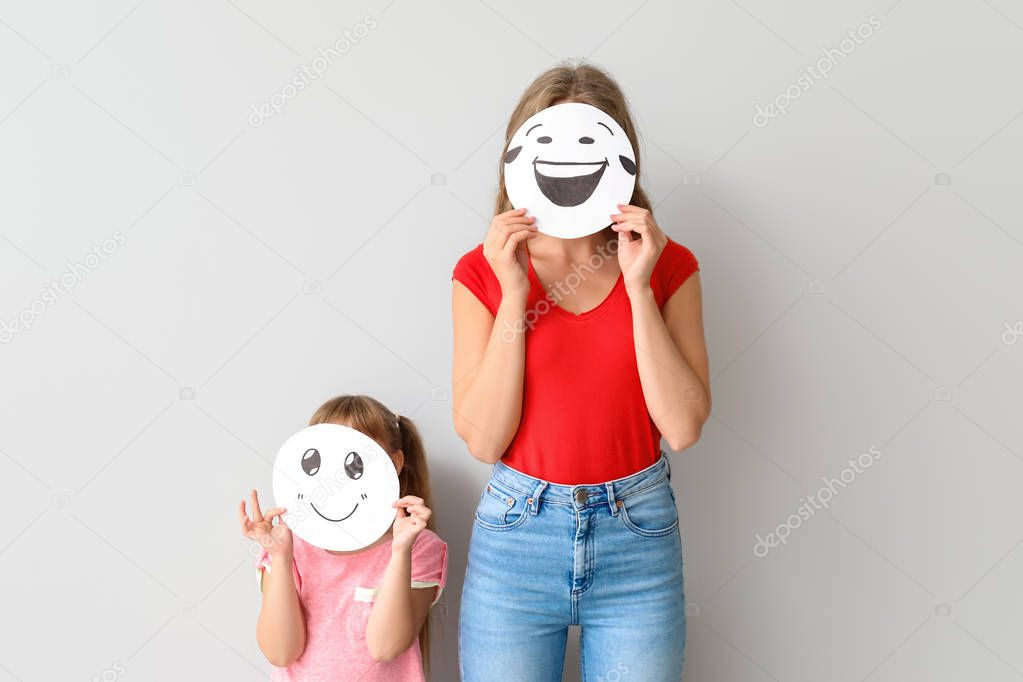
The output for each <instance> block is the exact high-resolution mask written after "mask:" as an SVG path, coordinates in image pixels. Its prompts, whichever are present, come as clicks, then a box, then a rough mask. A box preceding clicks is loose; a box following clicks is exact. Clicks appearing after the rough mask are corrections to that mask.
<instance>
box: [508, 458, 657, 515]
mask: <svg viewBox="0 0 1023 682" xmlns="http://www.w3.org/2000/svg"><path fill="white" fill-rule="evenodd" d="M669 476H670V467H669V465H668V458H667V457H665V456H664V453H663V452H662V453H661V456H660V457H659V458H658V460H657V461H656V462H654V463H653V464H651V465H650V466H648V467H647V468H646V469H643V470H642V471H638V472H636V473H634V474H631V475H630V476H626V477H625V478H618V479H615V480H613V481H607V482H605V483H589V484H584V485H564V484H561V483H551V482H549V481H544V480H542V479H539V478H536V477H534V476H529V475H527V474H524V473H522V472H521V471H518V470H516V469H512V468H511V467H510V466H508V465H507V464H505V463H504V462H501V461H498V462H497V463H496V464H494V470H493V472H492V473H491V476H490V480H491V481H492V482H494V483H496V484H497V485H499V486H501V487H504V488H508V491H509V492H516V493H519V494H521V495H528V496H530V497H529V502H530V506H531V507H532V508H533V510H534V513H535V509H536V507H537V506H538V505H537V504H533V501H534V500H535V501H536V502H540V501H543V502H544V503H546V504H563V505H567V506H570V507H577V508H580V509H582V508H585V507H592V506H596V505H608V506H609V507H611V508H612V510H614V507H615V502H616V501H617V500H621V499H624V498H626V497H628V496H629V495H633V494H636V493H640V492H643V491H644V490H648V489H649V488H652V487H653V486H655V485H658V484H661V483H664V482H667V481H668V478H669Z"/></svg>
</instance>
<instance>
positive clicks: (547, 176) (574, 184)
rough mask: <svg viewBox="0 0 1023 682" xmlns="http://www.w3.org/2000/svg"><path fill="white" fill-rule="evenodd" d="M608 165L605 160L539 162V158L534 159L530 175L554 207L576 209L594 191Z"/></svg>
mask: <svg viewBox="0 0 1023 682" xmlns="http://www.w3.org/2000/svg"><path fill="white" fill-rule="evenodd" d="M607 166H608V163H607V159H603V160H601V161H541V160H540V158H539V157H538V158H536V159H533V174H534V175H535V176H536V184H537V186H538V187H539V188H540V191H541V192H543V195H544V196H545V197H547V198H548V199H550V201H551V203H553V204H555V205H557V206H578V205H579V204H581V203H583V202H584V201H586V200H587V199H589V198H590V196H591V195H592V194H593V190H595V189H597V185H599V184H600V178H601V177H603V175H604V171H605V170H607ZM541 169H542V171H543V172H541Z"/></svg>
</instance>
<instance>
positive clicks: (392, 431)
mask: <svg viewBox="0 0 1023 682" xmlns="http://www.w3.org/2000/svg"><path fill="white" fill-rule="evenodd" d="M313 424H343V425H347V426H349V427H351V428H353V429H355V430H356V431H361V432H362V433H364V434H366V435H367V436H369V437H370V438H372V439H373V440H375V441H376V442H377V443H379V444H380V447H382V448H383V449H384V450H385V451H386V452H387V454H388V455H393V454H394V453H395V452H397V451H398V450H401V451H402V453H403V454H404V458H405V462H404V464H403V465H402V467H401V471H400V472H399V473H398V488H399V491H400V493H399V494H400V495H401V496H402V497H404V496H405V495H415V496H416V497H421V498H423V502H424V503H425V504H426V506H427V507H430V506H431V504H430V471H429V469H427V467H426V450H425V449H424V448H423V441H422V438H420V436H419V430H418V429H416V425H415V424H413V423H412V420H411V419H409V418H408V417H401V416H398V415H396V414H395V413H394V412H392V411H391V410H389V409H387V408H386V407H385V406H384V405H383V403H381V402H380V401H379V400H375V399H374V398H370V397H369V396H366V395H341V396H338V397H336V398H331V399H330V400H328V401H327V402H325V403H323V405H320V407H319V409H317V410H316V412H315V413H314V414H313V416H312V418H311V419H310V420H309V425H310V426H312V425H313ZM434 525H435V524H434V521H433V518H432V517H431V518H430V520H429V521H428V522H427V528H429V529H430V530H433V529H434ZM419 649H420V651H421V653H422V656H423V664H424V665H425V666H427V667H429V664H430V618H429V616H427V618H426V620H425V621H424V622H423V627H422V629H421V630H420V631H419Z"/></svg>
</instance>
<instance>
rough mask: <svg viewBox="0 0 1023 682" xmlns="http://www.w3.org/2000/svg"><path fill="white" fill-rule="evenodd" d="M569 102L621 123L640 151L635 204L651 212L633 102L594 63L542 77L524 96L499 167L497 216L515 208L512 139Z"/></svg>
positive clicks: (570, 66)
mask: <svg viewBox="0 0 1023 682" xmlns="http://www.w3.org/2000/svg"><path fill="white" fill-rule="evenodd" d="M565 102H581V103H582V104H589V105H590V106H593V107H596V108H598V109H600V110H601V111H603V112H604V113H605V114H607V115H608V116H610V117H611V118H613V119H614V120H615V121H617V122H618V125H620V126H621V127H622V130H624V131H625V134H626V135H627V136H628V138H629V142H631V143H632V148H633V150H635V152H636V189H634V190H633V192H632V201H631V203H632V204H633V205H634V206H639V207H640V208H645V209H650V208H651V204H650V199H649V198H648V197H647V195H646V192H644V191H643V187H642V186H641V185H640V181H639V179H640V174H639V171H640V163H639V144H638V138H637V135H636V125H635V124H634V123H633V122H632V114H631V113H629V103H628V101H627V100H626V99H625V94H624V93H623V92H622V89H621V88H620V87H618V83H616V82H615V79H614V78H612V77H611V75H610V74H608V73H607V72H606V71H604V70H602V69H600V68H598V67H596V66H592V65H590V64H563V65H560V66H555V67H554V68H553V69H549V70H547V71H544V72H543V73H542V74H540V75H539V76H538V77H537V79H536V80H534V81H533V82H532V83H530V85H529V87H528V88H526V91H525V92H524V93H522V97H521V98H520V99H519V103H518V105H517V106H516V107H515V111H513V112H512V115H511V118H510V119H509V120H508V128H507V129H506V130H505V134H504V149H502V150H501V161H500V163H499V164H498V165H499V170H498V175H497V177H498V186H497V203H496V205H495V207H494V213H495V214H497V213H504V212H505V211H509V210H511V208H512V205H511V202H510V201H508V190H507V189H505V186H504V152H505V150H507V148H508V143H509V142H511V139H512V136H513V135H515V131H516V130H518V129H519V128H520V127H521V126H522V124H523V123H525V121H526V119H527V118H529V117H530V116H532V115H533V114H536V113H539V112H541V111H543V110H544V109H546V108H547V107H549V106H553V105H555V104H563V103H565Z"/></svg>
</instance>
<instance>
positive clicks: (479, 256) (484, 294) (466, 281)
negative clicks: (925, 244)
mask: <svg viewBox="0 0 1023 682" xmlns="http://www.w3.org/2000/svg"><path fill="white" fill-rule="evenodd" d="M451 278H452V279H453V280H455V281H456V282H460V283H461V284H462V285H463V286H464V287H465V288H466V289H468V290H469V291H471V292H472V294H473V295H474V296H475V297H476V298H478V299H479V301H480V303H482V304H483V305H484V307H486V309H487V310H489V311H490V314H491V315H494V316H496V315H497V307H498V306H499V305H500V304H501V284H500V282H498V281H497V275H495V274H494V270H493V269H492V268H491V267H490V263H488V262H487V259H486V258H485V257H484V256H483V245H482V244H480V245H479V246H477V247H476V248H475V249H473V250H472V251H470V252H468V253H467V254H465V255H464V256H462V257H461V258H459V259H458V263H456V264H455V271H454V272H453V273H452V274H451Z"/></svg>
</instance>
